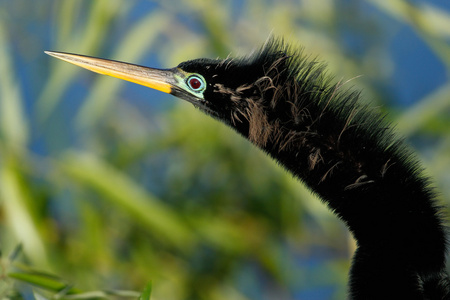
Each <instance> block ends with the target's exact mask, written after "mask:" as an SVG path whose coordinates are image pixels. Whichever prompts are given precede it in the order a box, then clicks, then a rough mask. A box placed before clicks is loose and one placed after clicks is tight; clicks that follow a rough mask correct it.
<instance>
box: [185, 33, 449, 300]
mask: <svg viewBox="0 0 450 300" xmlns="http://www.w3.org/2000/svg"><path fill="white" fill-rule="evenodd" d="M179 68H181V69H183V70H184V71H187V72H195V73H199V74H201V75H203V76H204V78H205V80H206V81H207V89H206V90H205V92H204V99H205V100H206V106H207V108H208V109H207V110H206V111H207V112H208V113H210V114H212V115H213V116H214V117H216V118H218V119H220V120H222V121H224V122H225V123H227V124H229V125H230V126H231V127H233V128H234V129H236V130H237V131H238V132H239V133H241V134H242V135H244V136H245V137H247V138H248V139H249V140H250V141H252V142H253V143H254V144H255V145H257V146H258V147H260V148H261V149H263V150H264V151H265V152H267V153H268V154H269V155H270V156H271V157H273V158H274V159H275V160H277V161H278V162H279V163H280V164H281V165H283V166H284V167H285V168H286V169H288V170H289V171H290V172H292V173H293V174H294V175H295V176H296V177H298V178H299V179H300V180H301V181H303V182H304V183H305V184H306V185H308V186H309V187H310V188H311V190H312V191H314V192H315V193H317V194H318V195H319V196H320V197H321V199H323V201H324V202H325V203H326V204H327V205H328V206H329V207H330V208H331V209H332V211H333V212H334V213H335V214H336V215H337V216H338V217H339V218H340V219H341V220H343V221H344V222H345V223H346V225H347V226H348V228H349V230H350V231H351V232H352V234H353V235H354V237H355V239H356V241H357V244H358V248H357V251H356V253H355V255H354V258H353V263H352V268H351V272H350V282H349V287H350V291H349V294H350V298H351V299H449V298H450V296H449V295H450V293H449V290H450V289H449V280H448V276H447V274H446V272H445V254H446V250H447V242H446V238H445V230H444V225H443V219H442V217H441V215H440V211H441V208H440V207H439V205H438V204H437V201H436V200H435V192H434V190H433V189H432V187H431V186H430V183H429V182H430V180H429V179H428V178H427V177H426V176H424V175H423V171H422V167H421V166H420V163H419V162H418V160H417V159H416V157H415V155H414V154H413V153H412V151H411V150H410V149H409V148H408V146H407V145H406V144H405V142H404V141H403V140H402V139H399V138H398V137H397V135H396V133H395V132H394V131H393V130H392V129H391V127H390V125H389V124H388V123H387V122H386V121H385V119H384V117H383V116H382V115H380V114H378V113H376V112H374V110H373V109H371V108H369V107H368V106H367V105H363V104H361V103H360V100H359V98H360V93H359V92H355V91H352V90H351V89H344V87H343V85H342V84H340V83H332V79H330V76H328V75H327V74H326V73H325V71H324V65H323V64H321V63H318V62H316V61H315V60H313V59H310V58H308V57H305V56H304V55H303V53H302V50H301V49H297V48H295V47H292V46H288V45H286V44H285V43H284V42H283V41H281V40H276V39H271V40H269V41H268V42H267V43H266V45H265V46H264V47H263V48H262V49H261V50H260V51H258V52H255V53H254V54H252V55H250V56H248V57H244V58H238V59H225V60H207V59H199V60H193V61H188V62H185V63H182V64H180V65H179Z"/></svg>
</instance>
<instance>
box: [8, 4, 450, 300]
mask: <svg viewBox="0 0 450 300" xmlns="http://www.w3.org/2000/svg"><path fill="white" fill-rule="evenodd" d="M35 2H37V1H26V0H15V1H0V8H4V9H3V10H0V245H1V249H2V251H4V252H8V251H11V249H15V247H16V245H17V244H19V243H21V244H22V245H23V250H22V251H23V254H21V255H17V253H19V252H20V251H13V252H14V253H16V254H14V255H12V257H10V258H2V260H1V268H2V272H1V275H2V276H1V282H0V283H1V285H0V293H1V294H0V297H1V298H2V299H23V298H25V295H27V296H28V297H31V298H32V297H34V298H35V299H55V298H57V299H97V298H114V299H122V298H124V297H131V298H134V299H135V298H138V297H139V295H140V298H139V299H149V298H150V294H152V295H151V296H152V299H156V300H158V299H174V300H178V299H179V300H187V299H208V300H222V299H236V300H240V299H243V300H244V299H268V298H270V296H272V299H294V294H296V293H298V294H301V292H303V291H304V290H307V291H308V290H309V291H310V290H314V291H315V290H320V289H326V288H328V289H330V287H331V289H332V292H331V293H330V298H334V299H341V298H344V295H345V292H346V287H345V283H346V274H347V270H348V267H349V257H350V256H351V253H352V251H353V245H352V242H351V239H350V237H349V234H348V233H347V232H346V230H345V228H344V226H343V225H342V224H341V223H340V222H339V221H338V220H335V218H334V216H332V215H331V213H330V212H328V211H327V209H326V208H325V207H324V206H323V205H322V203H321V202H320V201H319V200H318V199H314V196H313V195H311V194H310V193H309V192H308V191H307V190H306V189H305V188H304V187H303V186H302V185H300V184H299V183H298V182H297V181H295V180H294V179H293V178H292V177H291V176H290V175H289V174H287V173H286V172H285V171H284V170H282V169H281V168H280V167H279V166H277V165H276V164H275V163H274V162H272V161H271V160H270V159H269V158H267V157H266V156H265V155H264V154H263V153H261V152H259V151H258V150H256V149H255V148H254V147H253V146H252V145H250V144H249V143H248V142H247V141H245V140H244V139H242V138H241V137H239V136H238V135H236V134H235V133H234V132H232V131H231V130H230V129H229V128H227V127H226V126H224V125H222V124H219V123H218V122H217V121H215V120H212V119H211V118H209V117H207V116H204V115H202V114H201V113H199V112H198V111H197V110H195V109H194V108H192V107H191V106H190V105H189V104H187V103H182V102H180V101H178V100H176V99H172V97H170V96H167V95H161V94H158V93H154V92H151V91H148V90H145V91H143V92H142V90H141V89H134V90H131V89H130V86H131V84H129V83H124V82H121V81H118V80H115V79H112V78H107V77H102V76H99V75H96V74H91V73H89V72H87V71H85V70H81V69H79V68H77V67H74V66H71V65H69V64H66V63H63V62H60V61H56V60H53V59H51V58H49V57H47V56H45V55H44V54H43V51H44V50H56V51H67V52H74V53H80V54H88V55H92V56H103V57H108V58H111V59H117V60H123V61H129V62H135V63H138V64H139V63H147V62H148V61H149V60H157V61H159V65H157V66H156V67H171V66H174V65H176V64H177V63H179V62H180V61H183V60H187V59H191V58H196V57H201V56H206V57H217V56H221V57H224V56H226V55H228V53H230V52H232V55H238V54H245V53H248V52H250V51H251V50H253V49H254V48H255V46H257V45H260V44H261V43H263V42H264V41H265V40H266V39H267V37H268V36H269V35H270V34H271V33H273V34H275V35H283V36H285V37H286V39H287V40H289V41H294V42H299V41H300V42H301V44H302V45H304V46H305V48H306V49H305V51H306V52H307V53H313V54H315V55H318V56H319V57H321V58H323V59H324V60H326V61H328V62H330V64H329V68H330V70H331V71H330V72H331V73H334V74H339V76H340V77H342V78H344V79H348V78H354V77H355V76H357V75H359V74H364V76H362V77H358V78H357V79H354V80H353V81H352V84H353V85H356V87H357V88H363V89H364V91H365V92H364V94H365V98H367V99H371V100H373V101H374V102H375V103H381V102H382V101H383V100H382V99H384V101H385V103H383V104H385V105H386V104H388V103H389V101H386V100H385V99H386V97H389V96H386V92H385V91H381V90H377V89H375V87H376V86H380V85H381V84H380V83H382V82H386V81H388V80H389V76H390V75H391V74H390V71H391V70H392V69H394V68H395V62H394V61H392V60H391V59H390V57H389V53H388V52H387V50H386V49H387V48H388V46H389V42H390V41H389V37H382V36H380V35H378V34H377V31H378V30H381V29H380V28H381V27H382V24H381V22H384V20H381V21H380V20H376V19H373V20H368V21H364V22H362V21H361V20H358V16H357V14H355V13H354V11H352V9H349V8H353V9H356V8H355V7H353V6H351V5H350V7H349V4H344V3H343V2H341V1H332V0H317V1H276V2H275V1H256V0H249V1H242V3H241V2H240V1H236V2H239V3H240V4H239V5H237V4H233V2H232V1H206V0H164V1H155V2H147V1H134V2H129V1H123V0H97V1H79V0H58V1H51V0H45V1H39V3H35ZM267 2H270V3H267ZM272 2H273V3H272ZM345 2H348V1H345ZM274 3H276V5H275V4H274ZM365 3H366V4H368V5H371V6H374V7H377V8H378V9H379V10H380V11H382V13H383V14H385V16H389V17H390V18H395V19H396V20H397V22H398V24H400V25H398V26H408V28H410V29H412V30H414V31H415V32H416V33H417V34H418V35H419V36H420V37H421V38H422V40H423V42H424V43H426V45H428V46H429V47H430V49H432V51H433V52H434V53H435V54H436V57H438V59H440V61H441V63H442V65H443V67H445V68H447V70H448V69H449V65H450V64H449V61H448V58H449V57H450V56H449V55H448V53H450V48H449V47H450V46H449V45H448V42H446V41H448V37H449V34H450V33H449V31H448V28H450V27H449V26H448V24H449V22H450V16H449V15H448V13H445V12H443V11H439V10H437V9H436V8H434V7H432V6H430V5H422V6H413V5H411V4H408V2H406V1H402V0H396V1H389V2H388V1H375V0H367V1H365ZM353 5H356V4H353ZM272 6H273V7H275V8H272ZM136 7H138V8H137V9H138V10H140V12H139V13H136V11H135V10H136ZM7 12H8V13H7ZM136 16H137V17H136ZM339 20H349V21H348V22H352V24H353V25H354V27H352V28H353V30H359V31H360V32H361V34H362V35H364V36H367V37H370V41H369V42H368V44H369V45H368V46H367V51H366V53H365V54H364V55H362V56H352V55H349V54H348V53H347V52H346V51H347V50H346V49H345V48H343V47H342V43H341V42H340V38H341V37H340V35H339V33H338V32H337V31H336V27H337V26H338V24H339ZM341 22H342V21H341ZM358 24H364V26H360V25H358ZM31 27H33V28H34V30H35V31H38V30H39V28H40V30H43V31H44V32H46V33H47V34H45V36H46V38H45V39H44V38H42V39H41V38H36V36H34V34H35V33H34V32H33V33H30V30H29V28H31ZM42 28H44V29H42ZM398 30H399V29H398V28H392V32H398ZM48 33H50V34H48ZM392 34H393V35H394V34H395V33H392ZM49 39H50V42H49V41H48V40H49ZM42 40H46V41H47V42H46V44H45V45H43V44H42V43H43V42H42ZM449 84H450V83H449V82H444V83H443V84H442V85H441V86H440V87H438V88H436V90H434V91H432V92H431V93H430V94H429V95H427V96H425V97H424V99H422V101H419V102H418V104H417V105H416V106H413V107H411V108H409V109H407V110H402V111H397V112H394V111H391V115H390V116H391V118H392V120H393V121H399V125H398V129H399V130H400V131H401V133H402V134H404V135H406V136H407V138H408V139H409V140H411V141H413V142H416V141H422V140H425V141H429V140H432V141H433V143H430V144H431V145H427V146H426V147H420V149H419V150H421V151H422V152H420V155H421V156H422V158H423V160H424V161H425V165H426V167H427V169H428V172H429V173H430V174H431V175H432V176H433V178H435V180H436V185H437V186H438V187H439V191H440V192H441V194H442V198H443V199H445V200H447V201H448V200H449V199H450V184H449V181H450V178H449V175H448V170H449V168H450V131H449V128H450V126H449V125H450V124H449V118H448V113H449V110H450V101H449V97H448V95H449ZM124 87H126V88H127V91H126V92H123V89H124ZM143 94H145V101H141V100H142V99H141V98H144V96H142V95H143ZM155 103H165V104H161V105H159V104H158V105H156V104H155ZM161 107H163V109H162V108H161ZM392 116H394V117H392ZM423 149H425V150H423ZM315 249H328V252H330V253H332V255H330V256H327V257H320V259H321V261H320V262H319V263H318V265H319V266H318V267H317V268H314V269H311V268H310V267H309V265H306V264H305V267H304V268H301V267H298V265H299V264H300V262H299V261H298V260H299V257H302V258H304V257H313V256H314V255H315V254H316V250H315ZM19 262H20V263H19ZM29 266H32V268H31V267H29ZM35 268H36V269H39V270H44V272H42V271H36V270H35ZM52 274H58V276H54V275H52ZM61 278H64V279H61ZM261 278H263V279H261ZM149 280H151V282H152V283H151V284H148V282H149ZM143 287H145V288H144V289H143ZM123 289H130V290H143V292H142V293H137V292H128V291H123ZM86 291H92V292H86ZM258 291H259V293H260V294H258ZM30 295H32V296H30ZM31 298H27V299H31Z"/></svg>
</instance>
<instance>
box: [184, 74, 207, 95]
mask: <svg viewBox="0 0 450 300" xmlns="http://www.w3.org/2000/svg"><path fill="white" fill-rule="evenodd" d="M187 84H188V86H189V88H190V89H191V90H193V91H195V92H198V91H201V90H203V89H204V88H205V83H204V81H203V78H200V77H199V76H196V75H192V76H190V77H189V78H188V79H187Z"/></svg>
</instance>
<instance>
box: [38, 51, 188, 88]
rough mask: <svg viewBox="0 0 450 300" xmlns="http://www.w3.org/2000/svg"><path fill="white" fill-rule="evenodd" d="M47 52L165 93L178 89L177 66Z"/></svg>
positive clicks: (98, 71)
mask: <svg viewBox="0 0 450 300" xmlns="http://www.w3.org/2000/svg"><path fill="white" fill-rule="evenodd" d="M45 53H47V54H48V55H51V56H53V57H56V58H59V59H62V60H64V61H67V62H69V63H72V64H74V65H77V66H80V67H82V68H85V69H88V70H91V71H93V72H97V73H100V74H104V75H109V76H112V77H116V78H120V79H123V80H127V81H131V82H134V83H137V84H140V85H144V86H147V87H149V88H152V89H155V90H158V91H161V92H164V93H168V94H172V93H174V92H175V90H177V85H178V82H177V79H176V77H175V75H176V74H177V73H179V72H178V70H177V69H176V68H174V69H167V70H162V69H153V68H148V67H142V66H138V65H133V64H128V63H124V62H119V61H114V60H107V59H102V58H95V57H90V56H84V55H78V54H70V53H63V52H52V51H45ZM180 75H181V74H180Z"/></svg>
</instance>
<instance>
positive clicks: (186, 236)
mask: <svg viewBox="0 0 450 300" xmlns="http://www.w3.org/2000/svg"><path fill="white" fill-rule="evenodd" d="M60 165H61V167H62V169H63V170H64V171H65V172H66V173H67V174H68V175H69V176H71V177H72V178H73V179H75V180H77V181H79V182H80V183H82V184H84V185H85V186H86V187H90V188H93V189H94V190H96V191H98V192H99V193H100V194H101V195H102V196H103V198H104V199H105V200H108V201H111V203H113V204H115V205H116V206H118V207H120V208H121V209H124V210H126V211H127V212H128V213H129V214H130V215H131V216H133V217H134V218H135V219H136V220H138V221H139V222H140V223H141V224H143V225H144V226H145V227H146V228H147V229H148V230H150V231H152V232H154V236H155V238H157V239H159V240H161V241H163V242H167V243H170V244H172V245H173V246H177V247H178V248H179V249H180V250H183V251H188V250H190V249H191V248H192V246H193V243H194V241H195V240H194V236H193V235H192V234H191V232H190V231H189V230H188V229H186V227H185V226H186V225H185V224H183V221H182V220H181V219H180V218H179V217H178V216H177V215H176V214H175V213H174V212H173V211H171V209H170V208H169V207H167V206H166V205H164V203H163V202H161V201H160V200H159V199H157V198H156V197H154V196H153V195H151V194H149V193H147V192H146V191H145V190H143V188H142V187H140V186H139V185H138V184H136V183H135V182H133V181H132V180H131V179H130V178H128V177H127V176H126V175H125V174H124V173H121V172H120V171H119V170H116V169H114V167H113V166H111V165H109V164H107V163H106V162H105V161H102V160H101V159H100V158H98V157H95V156H93V155H92V154H89V153H76V152H72V153H70V154H67V155H66V157H65V158H64V159H63V160H62V161H61V163H60Z"/></svg>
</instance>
